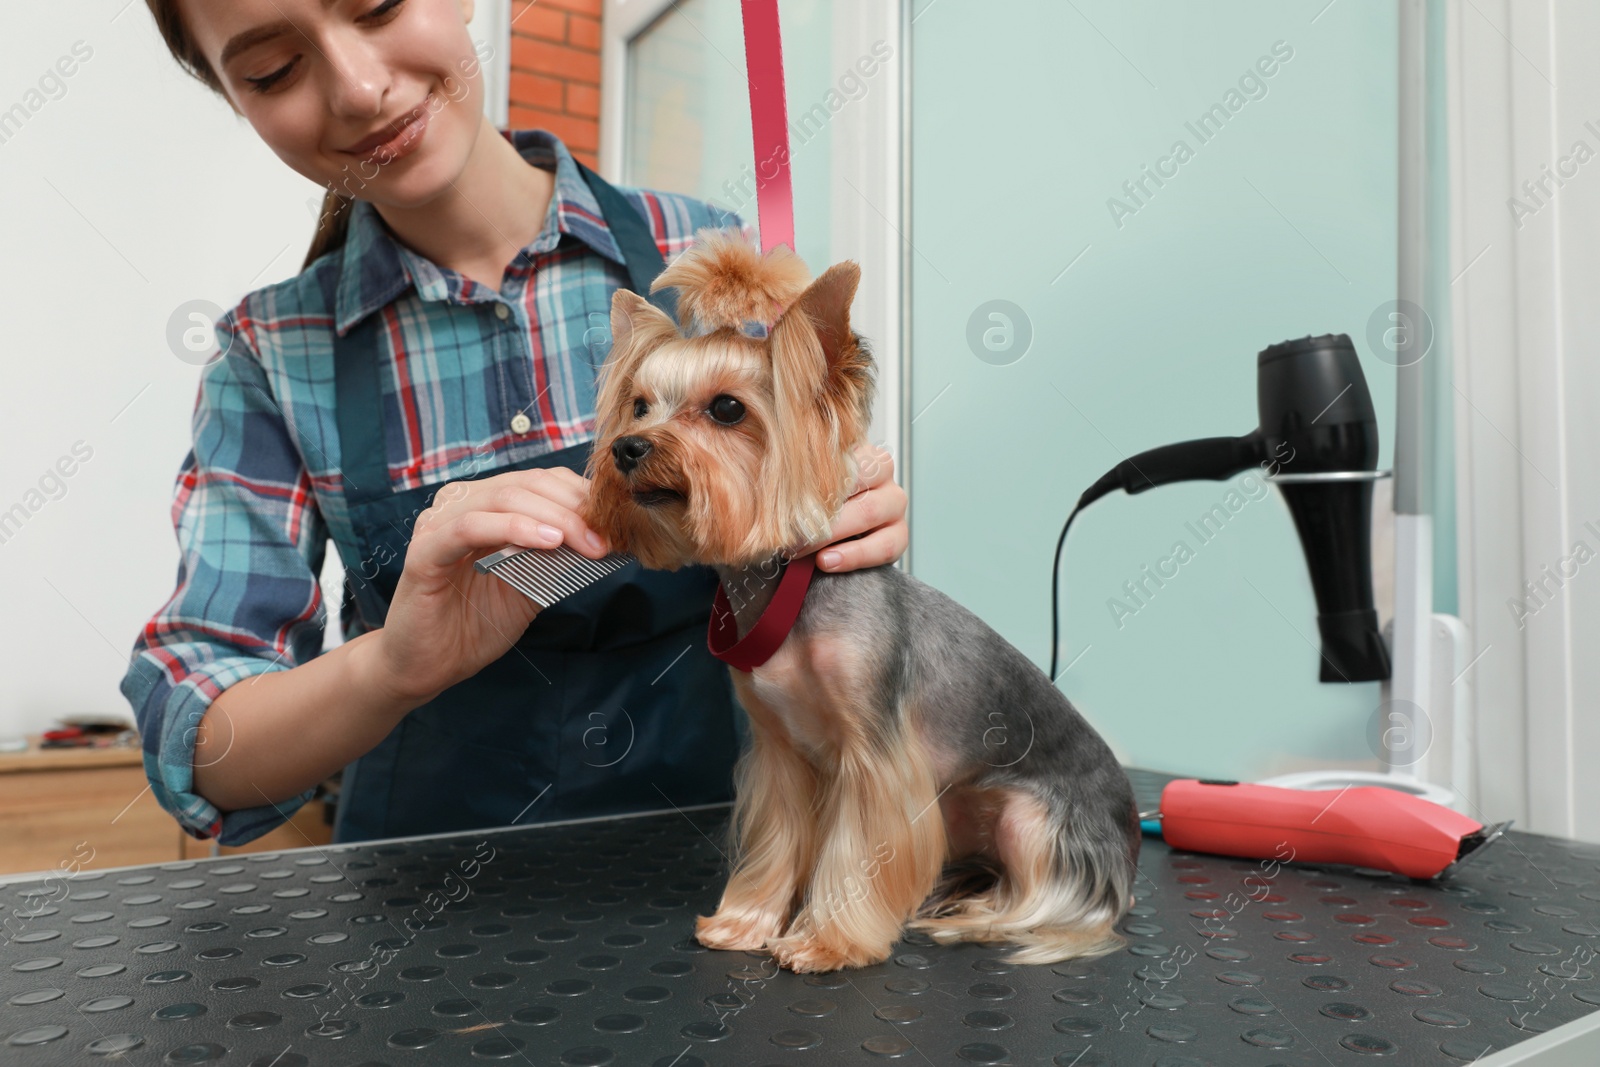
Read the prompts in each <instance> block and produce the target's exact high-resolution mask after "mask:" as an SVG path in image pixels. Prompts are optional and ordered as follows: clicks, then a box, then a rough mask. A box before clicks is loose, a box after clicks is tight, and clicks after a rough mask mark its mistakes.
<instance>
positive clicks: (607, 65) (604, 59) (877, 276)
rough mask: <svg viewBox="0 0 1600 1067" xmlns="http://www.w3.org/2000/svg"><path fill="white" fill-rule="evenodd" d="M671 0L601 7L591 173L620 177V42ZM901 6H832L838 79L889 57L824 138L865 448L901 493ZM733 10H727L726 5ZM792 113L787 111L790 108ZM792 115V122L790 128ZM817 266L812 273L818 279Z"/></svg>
mask: <svg viewBox="0 0 1600 1067" xmlns="http://www.w3.org/2000/svg"><path fill="white" fill-rule="evenodd" d="M672 3H673V0H606V2H605V10H604V18H603V21H602V24H601V52H600V173H601V174H602V175H603V176H604V177H605V178H607V179H608V180H620V179H621V177H622V175H623V174H625V173H626V163H627V161H626V159H625V158H624V154H625V151H626V148H625V145H626V137H625V136H624V134H625V131H626V128H627V127H626V123H625V121H624V114H623V111H624V104H625V102H626V100H627V89H628V85H627V77H628V55H627V51H628V43H629V42H630V41H632V40H633V39H634V38H635V37H637V36H638V35H639V34H640V33H642V32H643V31H644V30H645V29H646V28H647V27H648V26H649V25H650V24H651V23H652V22H654V21H655V20H656V19H657V18H659V17H660V16H661V15H662V14H663V13H664V12H665V11H666V10H667V9H668V8H670V7H671V6H672ZM904 6H905V5H904V0H882V2H880V0H874V2H872V3H855V2H841V3H835V4H834V7H833V11H832V16H833V44H832V52H833V65H834V68H835V70H837V71H838V72H839V73H840V74H843V73H844V72H845V71H847V70H848V69H849V68H850V67H851V66H852V65H854V64H855V63H856V62H857V60H859V59H860V58H861V57H863V56H867V55H870V54H871V52H872V48H873V45H874V44H875V43H877V42H880V41H881V42H885V43H886V44H887V45H888V46H889V47H890V48H891V49H892V50H893V54H892V57H891V58H890V59H889V60H888V61H887V62H885V63H884V64H883V69H882V71H881V72H880V73H878V74H877V75H875V76H874V77H873V78H871V79H870V81H869V88H868V90H867V93H866V95H865V96H863V97H862V98H861V99H859V100H856V101H854V102H852V103H851V104H850V105H849V106H848V107H845V108H843V109H842V110H841V111H839V112H838V114H836V115H835V116H834V117H833V119H832V121H831V123H830V125H829V131H830V135H831V137H832V139H833V151H832V153H831V156H832V165H831V166H832V172H831V174H830V177H829V181H830V200H831V206H832V210H831V212H830V214H831V217H832V223H831V232H830V233H829V247H830V248H831V249H832V250H833V254H834V256H835V258H837V259H854V260H855V261H856V262H858V263H860V264H861V287H860V290H859V291H858V292H857V295H856V302H855V307H854V309H853V311H852V315H853V319H854V325H855V328H856V329H857V330H858V331H859V332H860V333H861V335H862V336H863V337H866V338H868V339H869V341H870V343H871V345H872V350H873V353H874V354H875V356H876V358H877V364H878V390H877V394H878V395H877V399H876V401H875V403H874V405H873V418H872V428H871V436H872V440H873V441H874V442H876V443H878V444H882V445H884V446H885V447H887V448H888V449H889V450H890V451H891V452H892V453H893V454H894V457H895V464H896V480H897V481H899V482H900V483H901V484H902V485H903V484H906V481H907V472H906V464H907V462H908V459H907V455H906V449H905V447H904V445H905V442H904V437H903V434H904V430H905V426H906V425H907V420H906V419H905V418H904V417H903V413H902V410H903V404H904V400H903V398H904V397H905V396H906V395H907V392H908V386H907V366H906V360H907V353H906V345H905V337H906V325H905V320H904V317H903V315H902V312H901V309H902V305H903V302H904V294H905V292H906V290H905V289H904V285H903V283H904V259H903V253H904V240H903V238H902V237H901V234H903V233H904V232H905V230H906V227H905V221H904V219H905V197H904V195H903V192H902V189H903V175H904V171H903V168H904V157H903V155H902V132H903V130H904V128H905V127H904V114H903V101H904V86H905V78H904V66H905V59H906V47H905V44H906V41H905V35H904V26H903V19H902V8H903V7H904ZM728 7H729V8H730V10H732V8H733V5H731V4H730V5H728ZM790 103H791V105H792V104H793V103H794V102H793V101H790ZM792 117H793V116H792V115H791V121H792ZM823 266H826V264H820V265H819V264H815V263H814V264H811V267H812V268H813V271H814V272H815V273H819V274H820V273H821V271H822V267H823Z"/></svg>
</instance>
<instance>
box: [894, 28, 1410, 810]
mask: <svg viewBox="0 0 1600 1067" xmlns="http://www.w3.org/2000/svg"><path fill="white" fill-rule="evenodd" d="M913 10H914V15H915V20H914V22H913V24H912V48H911V58H912V70H913V75H912V87H911V94H912V109H911V118H912V124H913V125H912V146H913V149H912V151H913V155H912V171H911V204H912V226H911V233H910V239H911V241H912V242H913V243H914V248H915V252H914V254H913V255H912V257H911V272H912V282H911V293H912V333H911V338H910V350H911V353H912V356H911V390H912V397H911V402H910V405H909V406H910V411H911V414H912V416H913V418H914V421H913V423H912V426H911V472H912V484H911V500H912V530H913V560H914V566H915V570H916V572H917V574H918V575H919V576H921V577H923V578H924V579H926V580H928V581H930V582H931V583H933V584H934V585H936V586H938V587H940V588H942V589H944V590H945V591H946V592H948V593H950V594H951V595H952V596H954V597H955V598H956V599H958V600H960V601H961V602H963V603H965V604H966V605H968V606H969V607H971V608H973V609H974V610H976V611H977V612H978V613H979V614H980V615H982V616H983V617H984V618H985V619H986V620H988V621H989V622H990V623H991V624H992V625H993V626H995V627H996V628H997V629H998V630H999V631H1000V632H1001V633H1003V634H1004V635H1005V636H1006V637H1008V638H1009V639H1011V640H1012V641H1013V642H1015V643H1016V644H1018V645H1019V646H1020V647H1021V648H1022V649H1024V650H1025V651H1026V652H1027V653H1028V654H1029V655H1031V656H1032V657H1033V658H1034V660H1035V662H1038V663H1040V664H1044V663H1046V662H1047V660H1048V657H1049V649H1048V647H1047V645H1048V627H1049V605H1050V587H1049V571H1050V556H1051V551H1052V548H1053V546H1054V543H1055V538H1056V535H1057V532H1058V530H1059V528H1060V525H1061V522H1062V520H1063V519H1064V518H1065V516H1066V514H1067V512H1068V511H1069V510H1070V507H1071V504H1072V502H1073V501H1075V500H1076V499H1077V497H1078V495H1079V494H1080V493H1081V492H1082V491H1083V490H1084V489H1085V488H1086V487H1087V486H1088V485H1089V484H1090V483H1091V482H1093V481H1094V480H1095V479H1096V478H1097V477H1098V476H1099V475H1100V474H1101V473H1103V472H1104V471H1105V470H1107V469H1108V468H1109V467H1111V466H1112V465H1113V464H1115V463H1116V462H1118V461H1119V460H1121V459H1123V458H1125V457H1126V456H1128V455H1130V454H1132V453H1134V452H1137V451H1140V450H1142V449H1146V448H1150V447H1152V446H1155V445H1160V444H1165V443H1169V442H1173V441H1178V440H1182V439H1185V438H1191V437H1204V436H1212V435H1218V434H1238V433H1244V432H1245V431H1247V430H1249V429H1251V428H1252V427H1253V426H1254V425H1255V423H1256V412H1255V356H1256V353H1257V352H1258V351H1259V350H1260V349H1262V348H1264V347H1265V346H1267V345H1269V344H1273V343H1276V342H1278V341H1282V340H1285V339H1288V338H1295V337H1301V336H1304V335H1306V334H1320V333H1330V332H1333V333H1338V332H1342V333H1348V334H1349V335H1350V336H1351V337H1352V338H1353V339H1354V341H1355V343H1356V346H1357V349H1358V351H1359V352H1360V354H1361V357H1362V364H1363V369H1364V371H1365V373H1366V376H1367V380H1368V384H1369V386H1370V388H1371V390H1372V394H1373V399H1374V402H1375V404H1376V406H1377V411H1378V419H1379V425H1380V432H1381V434H1382V437H1383V459H1382V465H1383V466H1387V465H1388V463H1389V457H1390V455H1391V446H1392V440H1391V438H1392V425H1393V417H1394V376H1393V369H1392V367H1390V366H1389V365H1388V364H1387V363H1385V362H1384V361H1382V360H1381V359H1379V358H1377V355H1376V354H1375V348H1374V344H1373V342H1372V340H1371V339H1370V338H1371V336H1372V335H1371V334H1370V332H1369V328H1370V324H1372V323H1373V322H1374V321H1375V315H1376V316H1377V317H1378V319H1379V320H1381V318H1382V310H1383V308H1384V306H1385V304H1386V302H1387V301H1389V300H1390V299H1391V297H1392V294H1393V291H1394V286H1395V270H1396V265H1395V240H1396V223H1395V203H1396V194H1395V185H1396V174H1395V157H1396V148H1395V138H1396V127H1395V115H1396V77H1395V52H1396V40H1395V34H1396V24H1395V8H1394V5H1393V4H1391V3H1379V2H1360V0H1355V2H1351V0H1347V2H1344V3H1339V4H1333V5H1325V4H1324V3H1322V2H1314V3H1295V4H1283V3H1281V2H1268V0H1205V2H1195V3H1184V4H1174V3H1162V2H1157V0H1075V2H1074V3H1072V4H1057V3H1026V4H1024V3H1015V4H1012V3H1007V4H984V3H979V2H977V0H934V2H932V3H928V2H927V0H915V7H914V9H913ZM1219 515H1220V516H1221V517H1220V518H1219V517H1217V516H1219ZM1203 516H1211V518H1210V520H1209V521H1204V520H1203V519H1202V517H1203ZM1151 575H1154V576H1155V577H1154V578H1151V577H1150V576H1151ZM1063 588H1064V603H1065V626H1064V634H1065V639H1064V642H1063V648H1062V662H1063V664H1071V669H1070V670H1069V671H1068V672H1067V673H1066V674H1065V676H1064V677H1063V678H1062V680H1061V683H1060V684H1061V686H1062V688H1063V689H1064V690H1065V691H1066V692H1067V693H1068V695H1069V696H1071V697H1072V698H1073V699H1074V700H1076V701H1077V702H1078V703H1079V704H1080V706H1081V707H1082V708H1083V709H1084V710H1085V712H1086V713H1087V714H1088V715H1089V716H1090V718H1091V719H1092V720H1093V721H1094V722H1095V723H1096V724H1097V725H1098V726H1100V727H1101V728H1102V729H1103V730H1104V732H1105V733H1106V734H1107V735H1108V736H1109V737H1110V738H1111V740H1112V741H1113V744H1114V745H1115V746H1116V747H1117V748H1118V749H1119V751H1120V752H1121V754H1122V755H1123V756H1124V757H1125V758H1127V759H1130V760H1132V761H1133V762H1135V763H1138V764H1142V765H1145V766H1153V767H1159V768H1163V769H1168V770H1172V771H1178V772H1184V773H1193V774H1205V775H1211V776H1234V777H1241V778H1255V777H1261V776H1264V775H1267V774H1271V773H1276V772H1283V771H1289V770H1298V769H1306V768H1311V767H1316V766H1324V765H1328V764H1334V763H1337V764H1343V765H1365V766H1372V767H1375V766H1376V765H1377V761H1376V758H1375V754H1374V752H1375V750H1374V748H1373V747H1372V746H1373V742H1372V741H1370V740H1369V723H1370V722H1372V721H1373V719H1374V716H1375V714H1376V713H1377V712H1378V703H1379V699H1380V697H1379V687H1378V685H1377V684H1375V683H1369V684H1358V685H1348V686H1346V685H1322V684H1319V683H1318V682H1317V680H1316V679H1317V673H1318V651H1317V629H1316V618H1315V605H1314V602H1313V599H1312V594H1311V586H1310V581H1309V579H1308V577H1307V573H1306V568H1305V564H1304V561H1303V558H1302V556H1301V551H1300V546H1299V542H1298V540H1297V538H1296V536H1295V532H1294V528H1293V525H1292V523H1291V520H1290V517H1289V514H1288V511H1287V509H1286V508H1285V507H1284V505H1283V503H1282V501H1281V500H1280V499H1279V498H1278V496H1277V492H1276V490H1270V491H1269V489H1268V487H1267V486H1266V485H1265V484H1264V483H1263V482H1262V481H1260V479H1259V478H1258V477H1257V476H1256V475H1243V476H1240V477H1239V478H1236V479H1234V480H1233V482H1231V483H1214V482H1199V483H1191V484H1187V485H1179V486H1172V487H1166V488H1161V489H1157V490H1154V491H1151V492H1149V493H1146V494H1142V495H1140V496H1137V497H1128V496H1124V495H1121V494H1118V495H1115V496H1113V497H1110V498H1107V499H1106V500H1104V501H1102V502H1101V503H1099V504H1097V505H1095V506H1094V508H1092V509H1091V510H1090V511H1088V512H1086V513H1085V514H1084V516H1083V517H1082V518H1080V520H1079V521H1078V523H1077V525H1076V528H1075V530H1074V533H1073V536H1072V539H1071V541H1070V543H1069V545H1068V551H1067V559H1066V576H1065V582H1064V586H1063Z"/></svg>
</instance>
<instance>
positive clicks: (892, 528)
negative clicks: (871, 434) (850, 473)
mask: <svg viewBox="0 0 1600 1067" xmlns="http://www.w3.org/2000/svg"><path fill="white" fill-rule="evenodd" d="M858 534H860V535H863V536H860V537H857V535H858ZM849 538H856V540H853V541H852V540H849ZM910 541H911V531H910V528H909V527H907V526H906V491H905V490H904V489H902V488H900V487H899V486H898V485H896V484H895V481H894V457H893V456H891V455H890V454H889V453H888V451H887V450H885V449H882V448H879V447H877V446H876V445H861V446H860V447H859V448H857V449H856V488H855V491H854V492H853V493H852V495H851V497H850V499H849V500H847V501H845V505H844V507H843V508H842V509H840V511H839V517H838V519H836V520H835V521H834V524H833V531H832V533H831V534H830V535H829V539H828V540H827V541H826V542H824V545H826V547H824V548H823V549H822V551H821V552H819V553H818V554H817V566H818V567H820V568H821V569H822V570H825V571H833V572H836V573H837V572H843V571H854V570H860V569H861V568H863V567H880V566H882V565H883V564H885V563H893V562H894V561H895V560H897V559H899V558H900V557H901V556H902V555H904V554H905V550H906V546H907V545H908V544H909V543H910Z"/></svg>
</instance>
